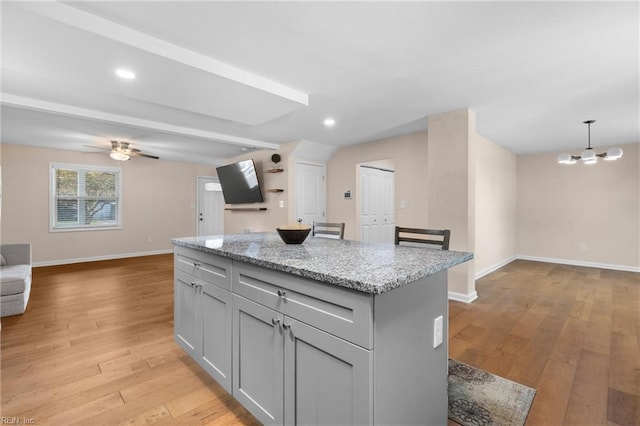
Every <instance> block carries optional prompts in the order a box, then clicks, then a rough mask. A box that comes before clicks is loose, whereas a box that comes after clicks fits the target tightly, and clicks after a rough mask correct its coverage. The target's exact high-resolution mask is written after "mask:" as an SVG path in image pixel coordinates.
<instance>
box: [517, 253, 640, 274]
mask: <svg viewBox="0 0 640 426" xmlns="http://www.w3.org/2000/svg"><path fill="white" fill-rule="evenodd" d="M516 259H519V260H531V261H533V262H545V263H556V264H559V265H571V266H585V267H587V268H601V269H611V270H614V271H625V272H640V266H631V265H614V264H611V263H596V262H584V261H582V260H571V259H556V258H553V257H538V256H527V255H524V254H519V255H516Z"/></svg>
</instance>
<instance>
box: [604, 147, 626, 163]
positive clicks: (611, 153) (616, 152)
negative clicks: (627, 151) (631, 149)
mask: <svg viewBox="0 0 640 426" xmlns="http://www.w3.org/2000/svg"><path fill="white" fill-rule="evenodd" d="M622 154H624V151H623V150H622V148H619V147H617V146H616V147H613V148H609V149H608V150H607V155H606V157H604V159H605V160H607V161H614V160H617V159H618V158H620V157H622Z"/></svg>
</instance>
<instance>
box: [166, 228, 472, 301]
mask: <svg viewBox="0 0 640 426" xmlns="http://www.w3.org/2000/svg"><path fill="white" fill-rule="evenodd" d="M171 242H172V243H173V244H176V245H179V246H183V247H188V248H192V249H196V250H200V251H202V252H206V253H212V254H217V255H219V256H224V257H228V258H231V259H235V260H240V261H243V262H247V263H250V264H254V265H259V266H263V267H266V268H269V269H274V270H276V271H282V272H287V273H290V274H293V275H298V276H301V277H304V278H309V279H312V280H317V281H322V282H325V283H329V284H334V285H338V286H341V287H346V288H350V289H353V290H357V291H361V292H364V293H373V294H379V293H385V292H387V291H390V290H393V289H394V288H397V287H400V286H403V285H405V284H408V283H411V282H413V281H416V280H418V279H420V278H424V277H427V276H429V275H433V274H436V273H438V272H440V271H443V270H445V269H449V268H451V267H452V266H455V265H458V264H460V263H464V262H466V261H468V260H471V259H472V258H473V254H472V253H466V252H457V251H442V250H439V249H431V248H422V247H407V246H396V245H394V244H384V243H367V242H363V241H350V240H332V239H327V238H316V237H312V236H311V235H309V236H308V237H307V239H306V240H305V241H304V243H302V244H285V243H284V242H282V240H281V239H280V237H279V236H278V234H277V233H275V232H263V233H251V234H231V235H212V236H203V237H186V238H174V239H172V240H171Z"/></svg>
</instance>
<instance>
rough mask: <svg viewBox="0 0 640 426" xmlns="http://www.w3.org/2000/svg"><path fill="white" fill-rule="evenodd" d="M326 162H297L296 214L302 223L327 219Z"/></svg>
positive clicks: (296, 217)
mask: <svg viewBox="0 0 640 426" xmlns="http://www.w3.org/2000/svg"><path fill="white" fill-rule="evenodd" d="M324 176H325V166H324V164H310V163H296V175H295V179H296V215H295V219H296V220H298V219H302V223H306V224H309V225H311V224H312V223H313V222H324V221H325V203H326V200H325V179H324Z"/></svg>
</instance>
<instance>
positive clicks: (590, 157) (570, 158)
mask: <svg viewBox="0 0 640 426" xmlns="http://www.w3.org/2000/svg"><path fill="white" fill-rule="evenodd" d="M595 122H596V120H587V121H584V122H583V123H584V124H586V125H587V126H589V145H588V146H587V149H585V150H584V151H582V153H580V155H571V154H560V155H558V163H560V164H576V162H577V161H578V160H582V162H583V163H584V164H596V163H597V162H598V157H600V158H604V159H605V160H606V161H614V160H617V159H618V158H620V157H622V154H623V151H622V148H618V147H614V148H609V149H608V150H607V152H603V153H602V154H596V152H595V151H594V150H593V148H591V124H592V123H595Z"/></svg>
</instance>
